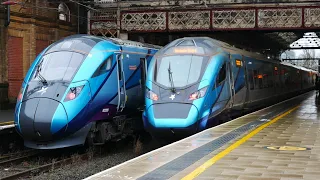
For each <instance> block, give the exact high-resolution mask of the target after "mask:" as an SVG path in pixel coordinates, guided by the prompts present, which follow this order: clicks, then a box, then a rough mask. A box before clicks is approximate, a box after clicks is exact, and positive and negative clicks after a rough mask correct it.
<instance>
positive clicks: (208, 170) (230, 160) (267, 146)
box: [85, 91, 320, 180]
mask: <svg viewBox="0 0 320 180" xmlns="http://www.w3.org/2000/svg"><path fill="white" fill-rule="evenodd" d="M316 99H317V98H316V93H315V91H311V92H308V93H305V94H303V95H300V96H297V97H295V98H291V99H289V100H287V101H284V102H281V103H278V104H276V105H273V106H270V107H268V108H265V109H262V110H259V111H256V112H253V113H251V114H248V115H245V116H242V117H240V118H237V119H234V120H232V121H229V122H227V123H224V124H222V125H219V126H216V127H213V128H210V129H207V130H205V131H202V132H200V133H198V134H196V135H193V136H190V137H188V138H186V139H183V140H180V141H177V142H175V143H172V144H169V145H167V146H164V147H162V148H159V149H157V150H154V151H151V152H149V153H147V154H144V155H142V156H139V157H137V158H134V159H132V160H130V161H127V162H124V163H122V164H120V165H118V166H115V167H112V168H110V169H107V170H105V171H102V172H100V173H98V174H95V175H92V176H90V177H88V178H86V179H85V180H102V179H108V180H129V179H130V180H132V179H138V180H147V179H154V180H158V179H159V180H160V179H183V180H190V179H201V180H208V179H217V180H218V179H219V180H220V179H224V180H225V179H232V180H233V179H245V180H251V179H255V180H256V179H259V180H260V179H265V180H266V179H268V180H273V179H274V180H279V179H281V180H283V179H290V180H292V179H308V180H311V179H319V177H320V156H319V154H320V109H319V108H320V106H317V104H316V102H317V101H316Z"/></svg>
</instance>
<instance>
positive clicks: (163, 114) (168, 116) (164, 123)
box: [144, 103, 199, 133]
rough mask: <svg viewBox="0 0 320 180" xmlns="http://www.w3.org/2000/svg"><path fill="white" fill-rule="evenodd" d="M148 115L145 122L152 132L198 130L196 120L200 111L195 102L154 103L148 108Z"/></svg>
mask: <svg viewBox="0 0 320 180" xmlns="http://www.w3.org/2000/svg"><path fill="white" fill-rule="evenodd" d="M146 115H147V117H144V118H146V119H144V123H145V125H146V127H147V128H148V129H149V130H150V131H152V132H156V131H157V130H160V131H161V132H163V130H168V131H169V132H178V133H179V132H181V133H189V132H192V133H193V132H196V131H197V123H196V122H197V119H198V116H199V112H198V109H197V107H196V106H195V105H193V104H186V103H165V104H153V105H151V106H150V107H149V108H148V109H147V111H146ZM146 123H147V124H146Z"/></svg>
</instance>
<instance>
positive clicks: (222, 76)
mask: <svg viewBox="0 0 320 180" xmlns="http://www.w3.org/2000/svg"><path fill="white" fill-rule="evenodd" d="M226 69H227V68H226V64H224V65H223V66H222V67H221V69H220V71H219V74H218V76H217V80H216V85H217V86H218V85H219V84H220V83H221V82H222V81H224V80H225V79H226V76H227V73H226Z"/></svg>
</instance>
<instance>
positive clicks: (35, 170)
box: [0, 153, 91, 180]
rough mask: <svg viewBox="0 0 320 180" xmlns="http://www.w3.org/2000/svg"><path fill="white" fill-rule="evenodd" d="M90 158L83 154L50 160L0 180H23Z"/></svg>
mask: <svg viewBox="0 0 320 180" xmlns="http://www.w3.org/2000/svg"><path fill="white" fill-rule="evenodd" d="M90 157H91V153H84V154H80V155H78V157H77V158H74V157H68V158H61V159H60V160H58V161H55V160H52V162H51V163H46V164H43V165H39V166H37V167H31V168H29V169H26V170H21V171H20V172H16V173H14V174H11V175H7V176H5V177H1V178H0V180H12V179H19V178H24V177H28V176H34V175H37V174H40V173H42V172H48V171H50V170H54V169H56V168H60V167H61V166H65V165H68V164H71V163H73V162H74V160H75V159H77V160H79V159H81V160H88V159H89V158H90Z"/></svg>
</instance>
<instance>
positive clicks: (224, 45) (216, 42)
mask: <svg viewBox="0 0 320 180" xmlns="http://www.w3.org/2000/svg"><path fill="white" fill-rule="evenodd" d="M184 41H193V42H195V43H194V46H196V42H197V41H203V42H210V43H207V44H208V45H210V48H211V49H212V50H211V52H210V50H208V51H209V52H210V54H213V53H214V51H215V49H216V47H220V48H222V49H223V50H225V51H228V52H230V53H238V54H242V55H244V56H247V57H251V58H255V59H257V60H261V61H267V62H271V63H275V64H282V65H285V66H290V67H293V68H296V69H300V70H304V71H309V72H317V71H315V70H312V69H308V68H305V67H302V66H297V65H293V64H291V63H286V62H277V61H273V60H269V59H267V58H266V56H264V55H262V54H259V53H257V52H249V51H246V50H243V49H239V48H236V47H234V46H232V45H230V44H228V43H226V42H222V41H219V40H216V39H212V38H210V37H184V38H180V39H176V40H175V41H173V42H171V43H169V44H168V45H167V46H166V47H165V48H167V49H168V48H170V47H173V46H177V45H179V44H180V45H181V44H182V43H183V42H184Z"/></svg>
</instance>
